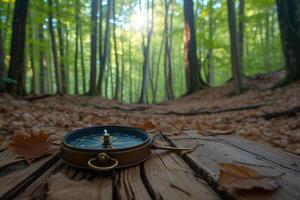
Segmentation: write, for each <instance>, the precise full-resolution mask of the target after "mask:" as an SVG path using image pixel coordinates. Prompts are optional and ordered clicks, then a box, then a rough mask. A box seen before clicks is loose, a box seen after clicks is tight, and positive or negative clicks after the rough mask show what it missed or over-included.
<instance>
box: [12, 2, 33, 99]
mask: <svg viewBox="0 0 300 200" xmlns="http://www.w3.org/2000/svg"><path fill="white" fill-rule="evenodd" d="M27 9H28V0H16V1H15V9H14V19H13V25H12V38H11V48H10V62H9V71H8V77H9V78H11V79H14V80H16V81H17V84H7V92H8V93H11V94H14V95H17V96H22V95H25V76H24V74H25V63H24V56H25V55H24V50H25V37H26V17H27Z"/></svg>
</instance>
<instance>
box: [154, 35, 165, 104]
mask: <svg viewBox="0 0 300 200" xmlns="http://www.w3.org/2000/svg"><path fill="white" fill-rule="evenodd" d="M164 40H165V37H163V38H162V41H161V43H160V44H161V45H160V49H159V53H158V59H157V64H156V75H155V81H154V92H153V103H155V102H156V97H157V88H158V78H159V66H160V59H161V55H162V51H163V47H164Z"/></svg>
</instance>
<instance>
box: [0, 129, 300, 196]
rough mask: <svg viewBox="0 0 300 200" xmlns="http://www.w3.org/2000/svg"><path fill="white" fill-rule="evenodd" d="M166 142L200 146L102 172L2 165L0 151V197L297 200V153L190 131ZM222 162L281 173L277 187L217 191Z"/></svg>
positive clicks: (45, 164)
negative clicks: (274, 188) (192, 149)
mask: <svg viewBox="0 0 300 200" xmlns="http://www.w3.org/2000/svg"><path fill="white" fill-rule="evenodd" d="M163 135H167V134H163ZM167 138H168V140H170V141H171V142H172V143H173V144H174V145H177V146H180V147H195V146H197V145H199V146H198V147H197V148H196V149H195V151H193V152H191V153H187V154H176V153H172V152H168V151H163V150H153V154H152V156H151V158H150V159H148V160H147V161H145V162H144V163H142V164H140V165H137V166H134V167H130V168H126V169H122V170H115V171H113V172H112V173H107V174H103V173H95V172H93V171H90V170H83V169H78V168H74V167H71V166H68V165H66V164H64V163H63V162H62V161H61V160H59V157H58V156H57V155H56V156H48V157H45V158H43V159H40V160H39V161H36V162H34V163H32V164H31V165H27V164H26V163H25V162H22V161H16V162H15V163H12V164H10V165H8V166H5V165H6V164H5V160H7V159H10V153H9V152H6V151H3V152H0V162H2V161H3V163H4V164H3V166H4V167H2V168H1V169H0V199H1V200H2V199H19V200H20V199H49V200H51V199H55V200H57V199H58V200H59V199H62V200H69V199H70V200H77V199H78V200H79V199H82V196H84V197H85V199H92V200H93V199H104V200H111V199H155V200H156V199H170V200H176V199H178V200H181V199H205V200H206V199H208V200H209V199H220V198H221V197H222V198H228V197H229V198H233V199H255V200H257V199H275V200H276V199H300V159H299V157H298V156H296V155H292V154H289V153H286V152H282V151H280V150H277V149H273V148H268V147H265V146H264V145H258V144H256V143H253V142H250V141H248V140H246V139H242V138H239V137H236V136H224V135H223V136H221V135H220V136H201V135H199V134H196V133H193V132H189V133H181V134H179V135H167ZM160 142H162V141H160ZM11 159H13V158H11ZM224 162H225V163H226V162H227V163H237V164H241V165H245V166H248V167H252V168H255V169H256V170H257V171H259V172H260V173H263V174H265V175H270V176H278V175H281V176H280V178H278V181H279V183H280V188H279V189H277V190H276V191H273V192H264V191H262V190H254V191H253V190H252V191H231V192H230V193H225V192H221V191H218V185H217V180H218V174H219V170H220V169H219V165H218V163H224ZM0 166H2V165H1V163H0ZM204 180H205V181H204ZM207 183H208V184H207ZM213 189H214V190H215V191H217V193H218V194H217V193H216V192H215V191H214V190H213Z"/></svg>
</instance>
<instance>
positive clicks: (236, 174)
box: [218, 163, 279, 191]
mask: <svg viewBox="0 0 300 200" xmlns="http://www.w3.org/2000/svg"><path fill="white" fill-rule="evenodd" d="M219 165H220V175H219V180H218V183H219V186H220V187H221V188H222V189H225V190H227V189H245V190H250V189H253V188H261V189H264V190H270V191H271V190H275V189H277V188H278V186H279V183H278V182H277V181H276V177H268V176H263V175H261V174H259V173H258V172H257V171H256V170H254V169H252V168H249V167H246V166H242V165H238V164H235V163H219Z"/></svg>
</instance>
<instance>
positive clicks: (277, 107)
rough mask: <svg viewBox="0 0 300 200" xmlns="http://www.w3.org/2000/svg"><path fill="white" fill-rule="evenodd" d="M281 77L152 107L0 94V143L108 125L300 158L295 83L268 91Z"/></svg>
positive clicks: (299, 88)
mask: <svg viewBox="0 0 300 200" xmlns="http://www.w3.org/2000/svg"><path fill="white" fill-rule="evenodd" d="M282 77H283V73H282V72H280V73H278V72H277V73H271V74H267V75H260V76H256V77H253V78H249V79H247V80H245V88H246V90H245V92H244V93H243V94H242V95H240V96H235V95H233V94H232V91H233V86H232V83H228V84H225V85H224V86H221V87H217V88H208V89H205V90H201V91H199V92H197V93H194V94H192V95H189V96H184V97H182V98H180V99H177V100H172V101H165V102H163V103H160V104H153V105H142V104H122V103H119V102H117V101H113V100H108V99H104V98H101V97H87V96H64V97H61V96H52V97H47V98H42V99H27V100H26V99H25V100H24V99H22V100H20V99H15V98H13V97H11V96H9V95H7V94H0V145H1V148H2V149H3V148H6V147H7V145H8V144H9V143H10V141H11V138H12V136H13V135H14V134H16V133H22V134H32V133H40V132H44V133H47V134H49V135H50V137H49V138H48V139H49V140H50V141H51V142H52V143H59V141H60V140H61V138H62V137H63V135H64V134H65V133H67V132H68V131H71V130H74V129H77V128H81V127H87V126H92V125H109V124H113V125H126V126H136V127H140V128H143V129H147V130H148V131H149V132H154V131H155V130H156V131H157V130H161V131H164V132H167V133H169V134H179V133H180V132H182V131H186V130H196V131H198V132H199V134H204V135H215V134H236V135H239V136H242V137H245V138H248V139H250V140H253V141H257V142H259V143H265V144H269V145H271V146H273V147H278V148H281V149H283V150H285V151H289V152H292V153H295V154H298V155H300V81H298V82H295V83H292V84H290V85H288V86H285V87H281V88H277V89H275V90H272V89H271V87H272V86H273V85H274V84H275V83H276V82H277V81H279V80H280V79H281V78H282ZM270 113H271V114H270Z"/></svg>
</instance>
